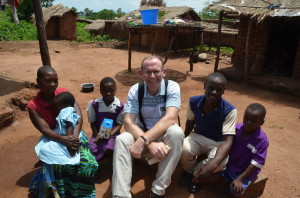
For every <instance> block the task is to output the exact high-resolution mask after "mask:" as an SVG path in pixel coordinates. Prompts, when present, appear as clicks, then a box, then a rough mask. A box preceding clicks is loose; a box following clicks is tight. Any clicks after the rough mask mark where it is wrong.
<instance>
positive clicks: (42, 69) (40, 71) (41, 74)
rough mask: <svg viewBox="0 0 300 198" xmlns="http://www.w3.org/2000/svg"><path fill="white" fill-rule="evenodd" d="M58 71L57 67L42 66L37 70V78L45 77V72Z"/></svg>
mask: <svg viewBox="0 0 300 198" xmlns="http://www.w3.org/2000/svg"><path fill="white" fill-rule="evenodd" d="M48 72H49V73H56V71H55V69H54V68H53V67H51V66H41V67H40V68H39V69H38V70H37V79H41V78H43V77H44V75H45V73H48Z"/></svg>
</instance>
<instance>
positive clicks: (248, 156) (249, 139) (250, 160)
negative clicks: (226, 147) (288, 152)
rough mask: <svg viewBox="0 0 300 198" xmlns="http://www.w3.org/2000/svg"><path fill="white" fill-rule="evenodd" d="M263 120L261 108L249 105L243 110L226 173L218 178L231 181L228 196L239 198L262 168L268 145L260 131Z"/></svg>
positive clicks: (264, 114)
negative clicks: (237, 197)
mask: <svg viewBox="0 0 300 198" xmlns="http://www.w3.org/2000/svg"><path fill="white" fill-rule="evenodd" d="M265 116H266V109H265V107H264V106H263V105H261V104H258V103H253V104H250V105H248V107H247V108H246V110H245V113H244V118H243V123H240V124H237V125H236V136H235V139H234V142H233V145H232V148H231V151H230V154H229V160H228V163H227V166H226V170H225V171H223V172H221V175H222V176H223V177H224V178H225V179H228V180H229V181H231V183H230V192H231V193H232V194H233V195H234V196H240V195H241V194H243V192H244V191H245V190H246V188H247V187H248V186H249V185H250V183H251V181H253V180H255V179H256V177H257V175H258V174H259V173H260V171H261V168H262V167H263V166H264V164H265V160H266V156H267V148H268V146H269V141H268V138H267V136H266V134H265V133H264V132H263V131H262V130H261V126H262V125H263V124H264V121H265Z"/></svg>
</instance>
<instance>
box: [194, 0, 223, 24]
mask: <svg viewBox="0 0 300 198" xmlns="http://www.w3.org/2000/svg"><path fill="white" fill-rule="evenodd" d="M218 1H220V0H213V1H211V2H209V1H206V2H205V3H204V4H205V5H207V6H208V5H209V4H212V3H216V2H218ZM198 14H199V16H200V18H201V19H218V18H219V12H218V11H214V10H209V9H208V8H207V7H205V8H203V9H202V10H201V11H200V12H199V13H198Z"/></svg>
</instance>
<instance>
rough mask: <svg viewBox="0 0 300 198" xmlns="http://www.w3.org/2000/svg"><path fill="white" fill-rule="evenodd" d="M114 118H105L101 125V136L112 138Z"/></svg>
mask: <svg viewBox="0 0 300 198" xmlns="http://www.w3.org/2000/svg"><path fill="white" fill-rule="evenodd" d="M113 122H114V121H113V120H112V119H107V118H104V119H103V121H102V124H101V127H100V131H99V133H100V138H104V139H109V138H110V130H111V129H112V127H113Z"/></svg>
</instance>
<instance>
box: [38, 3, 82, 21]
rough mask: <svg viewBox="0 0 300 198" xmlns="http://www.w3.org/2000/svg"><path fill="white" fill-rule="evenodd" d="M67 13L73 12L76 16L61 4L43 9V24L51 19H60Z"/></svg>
mask: <svg viewBox="0 0 300 198" xmlns="http://www.w3.org/2000/svg"><path fill="white" fill-rule="evenodd" d="M67 12H73V13H74V14H75V15H77V14H76V12H75V11H73V10H71V9H70V8H65V7H64V6H63V5H61V4H57V5H54V6H51V7H49V8H43V16H44V22H45V23H47V22H48V20H49V19H50V18H51V17H62V16H63V15H64V14H66V13H67Z"/></svg>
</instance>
